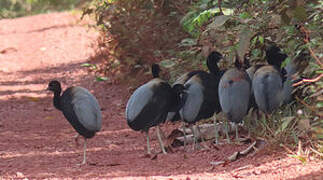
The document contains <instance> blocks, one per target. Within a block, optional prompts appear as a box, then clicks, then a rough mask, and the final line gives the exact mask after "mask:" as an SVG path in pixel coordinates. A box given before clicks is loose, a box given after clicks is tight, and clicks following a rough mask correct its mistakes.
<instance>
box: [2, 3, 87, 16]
mask: <svg viewBox="0 0 323 180" xmlns="http://www.w3.org/2000/svg"><path fill="white" fill-rule="evenodd" d="M82 2H83V1H82V0H1V1H0V18H14V17H20V16H26V15H34V14H38V13H45V12H48V11H62V10H69V9H72V8H75V6H76V5H79V4H81V3H82Z"/></svg>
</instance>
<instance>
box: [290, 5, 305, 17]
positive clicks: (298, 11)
mask: <svg viewBox="0 0 323 180" xmlns="http://www.w3.org/2000/svg"><path fill="white" fill-rule="evenodd" d="M293 15H294V17H295V18H296V19H297V20H299V21H305V20H306V18H307V14H306V9H305V7H303V6H297V7H296V8H295V9H294V11H293Z"/></svg>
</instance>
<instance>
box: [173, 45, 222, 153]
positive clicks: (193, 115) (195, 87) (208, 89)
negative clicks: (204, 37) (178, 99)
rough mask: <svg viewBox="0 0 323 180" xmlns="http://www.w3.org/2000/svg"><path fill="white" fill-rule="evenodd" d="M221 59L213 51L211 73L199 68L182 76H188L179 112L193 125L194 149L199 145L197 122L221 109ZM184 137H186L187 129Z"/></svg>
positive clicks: (210, 59)
mask: <svg viewBox="0 0 323 180" xmlns="http://www.w3.org/2000/svg"><path fill="white" fill-rule="evenodd" d="M221 59H222V54H221V53H219V52H217V51H212V52H211V53H210V54H209V55H208V57H207V67H208V69H209V71H210V73H208V72H205V71H201V70H199V71H193V72H190V73H188V74H187V75H183V76H182V77H186V78H182V79H185V81H184V88H185V93H184V94H183V97H182V102H183V106H182V108H181V109H180V110H179V114H180V118H181V119H182V120H183V122H184V123H187V124H189V125H193V129H192V132H193V136H194V145H193V148H194V149H195V146H196V145H198V139H197V134H196V133H197V132H195V130H194V129H196V128H197V130H198V131H199V129H198V127H196V125H195V123H196V122H198V121H200V120H202V119H207V118H210V117H212V116H213V115H214V113H218V112H220V111H221V106H220V103H219V100H218V99H219V97H218V93H217V90H218V84H219V80H220V78H221V76H222V74H223V72H222V71H221V70H220V69H219V67H218V65H217V63H218V62H219V60H221ZM215 129H216V127H215ZM184 137H186V136H185V130H184ZM216 138H217V136H216ZM202 140H203V138H202ZM184 145H185V140H184Z"/></svg>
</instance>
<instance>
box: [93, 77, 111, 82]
mask: <svg viewBox="0 0 323 180" xmlns="http://www.w3.org/2000/svg"><path fill="white" fill-rule="evenodd" d="M108 79H109V78H107V77H102V76H97V77H96V81H106V80H108Z"/></svg>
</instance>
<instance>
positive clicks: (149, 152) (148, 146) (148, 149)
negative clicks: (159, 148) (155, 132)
mask: <svg viewBox="0 0 323 180" xmlns="http://www.w3.org/2000/svg"><path fill="white" fill-rule="evenodd" d="M146 137H147V154H151V151H150V144H149V130H147V131H146Z"/></svg>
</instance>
